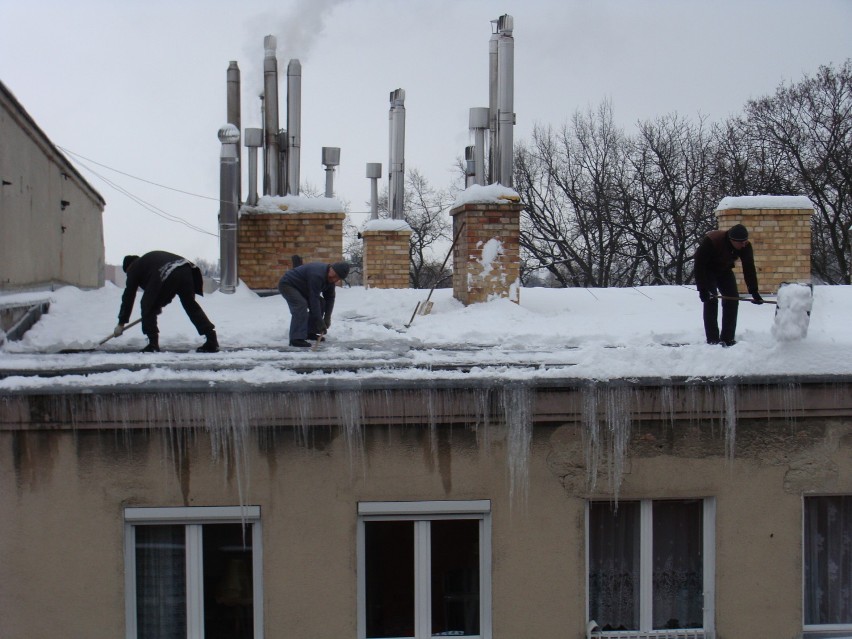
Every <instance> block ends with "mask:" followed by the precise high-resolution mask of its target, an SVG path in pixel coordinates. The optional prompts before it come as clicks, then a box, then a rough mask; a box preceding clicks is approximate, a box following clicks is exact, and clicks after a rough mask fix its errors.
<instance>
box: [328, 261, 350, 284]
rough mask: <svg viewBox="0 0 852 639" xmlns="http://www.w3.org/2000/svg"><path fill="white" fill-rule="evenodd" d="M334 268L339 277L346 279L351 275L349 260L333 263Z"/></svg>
mask: <svg viewBox="0 0 852 639" xmlns="http://www.w3.org/2000/svg"><path fill="white" fill-rule="evenodd" d="M331 268H332V270H333V271H334V272H335V273H337V277H339V278H340V279H342V280H343V281H346V278H347V277H348V276H349V264H348V263H347V262H335V263H334V264H332V265H331Z"/></svg>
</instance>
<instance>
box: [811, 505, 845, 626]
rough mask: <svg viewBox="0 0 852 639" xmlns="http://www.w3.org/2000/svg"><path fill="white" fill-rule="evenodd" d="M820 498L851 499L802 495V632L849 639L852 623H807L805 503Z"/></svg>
mask: <svg viewBox="0 0 852 639" xmlns="http://www.w3.org/2000/svg"><path fill="white" fill-rule="evenodd" d="M820 497H850V495H849V494H848V493H839V494H834V493H831V494H810V495H802V630H803V633H804V636H805V637H807V638H808V639H830V638H832V637H833V638H835V639H849V638H850V637H852V623H840V624H806V623H805V597H806V596H807V592H806V587H807V584H806V583H805V574H806V573H805V561H806V557H807V548H805V521H806V520H805V502H806V501H807V500H808V498H820Z"/></svg>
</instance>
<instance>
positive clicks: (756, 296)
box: [751, 291, 763, 304]
mask: <svg viewBox="0 0 852 639" xmlns="http://www.w3.org/2000/svg"><path fill="white" fill-rule="evenodd" d="M751 303H752V304H763V298H762V297H761V296H760V293H758V292H757V291H755V292H754V293H752V294H751Z"/></svg>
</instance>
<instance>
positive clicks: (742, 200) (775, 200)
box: [716, 195, 814, 211]
mask: <svg viewBox="0 0 852 639" xmlns="http://www.w3.org/2000/svg"><path fill="white" fill-rule="evenodd" d="M812 208H814V203H813V202H811V199H810V198H809V197H807V196H804V195H738V196H734V197H723V198H722V201H721V202H719V206H717V207H716V210H717V211H727V210H730V209H771V210H776V211H787V210H791V209H812Z"/></svg>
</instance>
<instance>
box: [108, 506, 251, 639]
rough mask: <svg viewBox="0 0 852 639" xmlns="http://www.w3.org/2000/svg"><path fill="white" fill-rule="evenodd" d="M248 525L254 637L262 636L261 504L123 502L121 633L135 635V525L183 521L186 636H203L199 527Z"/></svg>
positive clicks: (193, 638)
mask: <svg viewBox="0 0 852 639" xmlns="http://www.w3.org/2000/svg"><path fill="white" fill-rule="evenodd" d="M234 523H244V524H251V531H252V538H251V541H252V588H253V598H254V601H253V602H252V610H253V623H254V639H263V548H262V539H263V534H262V527H261V521H260V506H186V507H184V506H178V507H126V508H125V509H124V607H125V636H126V637H127V639H137V624H136V527H137V526H154V525H158V524H171V525H183V526H184V533H185V536H186V590H187V593H186V598H187V610H186V635H187V639H203V636H204V587H203V584H204V572H203V563H204V562H203V556H202V527H203V526H204V525H206V524H234Z"/></svg>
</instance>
